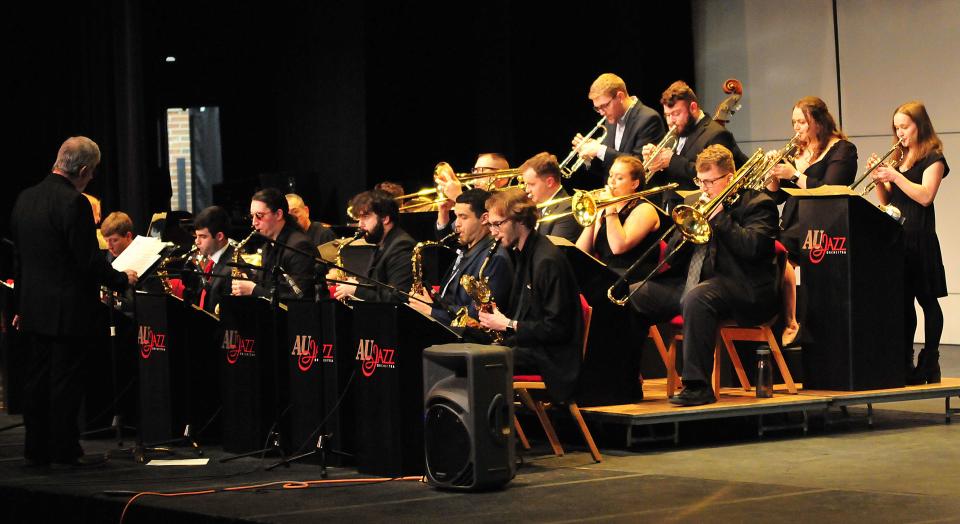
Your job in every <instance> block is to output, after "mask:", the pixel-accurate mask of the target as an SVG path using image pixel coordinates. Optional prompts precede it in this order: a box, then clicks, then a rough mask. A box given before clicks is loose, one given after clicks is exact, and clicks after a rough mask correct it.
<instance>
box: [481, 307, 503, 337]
mask: <svg viewBox="0 0 960 524" xmlns="http://www.w3.org/2000/svg"><path fill="white" fill-rule="evenodd" d="M508 322H510V319H509V318H507V317H506V315H504V314H503V313H501V312H500V309H499V308H497V307H496V306H494V308H493V313H486V312H484V311H480V325H481V326H483V327H485V328H487V329H492V330H494V331H506V330H507V323H508Z"/></svg>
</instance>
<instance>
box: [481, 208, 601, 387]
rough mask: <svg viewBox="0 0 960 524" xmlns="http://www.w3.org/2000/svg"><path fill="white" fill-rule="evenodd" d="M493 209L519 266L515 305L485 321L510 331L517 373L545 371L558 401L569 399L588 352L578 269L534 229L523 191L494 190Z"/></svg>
mask: <svg viewBox="0 0 960 524" xmlns="http://www.w3.org/2000/svg"><path fill="white" fill-rule="evenodd" d="M487 212H488V213H489V214H488V220H489V223H490V232H491V233H493V236H494V238H496V239H497V240H500V242H501V244H502V245H503V246H504V247H505V248H508V249H513V250H515V251H516V257H515V259H516V269H515V272H514V279H513V282H514V286H513V293H512V294H511V297H510V304H509V305H508V307H507V308H505V309H503V310H502V311H501V309H500V308H499V307H498V308H496V309H494V311H493V312H492V313H483V312H481V313H480V325H481V326H483V327H484V328H487V329H493V330H496V331H504V332H506V334H507V337H506V344H507V345H509V346H512V347H513V358H514V372H515V373H516V374H519V375H522V374H530V373H534V374H539V375H542V376H543V380H544V382H545V383H546V385H547V391H548V393H549V394H550V396H551V397H552V398H553V399H554V400H556V401H558V402H563V401H566V400H569V399H570V397H571V396H572V395H573V394H574V391H575V389H576V386H577V378H578V377H579V375H580V360H581V358H582V356H583V355H582V351H583V345H582V344H583V317H582V312H581V307H580V294H579V291H578V289H577V281H576V278H575V277H574V275H573V269H572V268H571V267H570V263H569V262H568V261H567V258H566V257H565V256H564V255H563V253H561V252H560V249H559V248H557V247H556V246H554V245H553V243H552V242H550V239H548V238H546V237H544V236H543V235H541V234H539V233H538V232H537V231H536V229H534V225H535V224H536V222H537V208H536V205H535V204H534V203H533V202H531V201H530V200H529V199H527V198H525V197H524V195H523V193H522V192H521V191H520V190H519V189H516V190H508V191H502V192H499V193H494V194H493V196H491V197H490V199H489V200H487ZM504 311H505V312H506V314H504ZM507 315H509V317H508V316H507Z"/></svg>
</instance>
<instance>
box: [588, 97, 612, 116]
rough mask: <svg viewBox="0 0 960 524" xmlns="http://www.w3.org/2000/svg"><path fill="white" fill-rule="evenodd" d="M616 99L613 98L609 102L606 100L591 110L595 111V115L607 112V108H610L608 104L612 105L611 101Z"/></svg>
mask: <svg viewBox="0 0 960 524" xmlns="http://www.w3.org/2000/svg"><path fill="white" fill-rule="evenodd" d="M616 99H617V97H613V98H611V99H610V100H607V101H606V103H603V104H600V105H598V106H593V110H594V111H596V112H597V113H603V112H604V111H606V110H607V108H608V107H610V104H612V103H613V101H614V100H616Z"/></svg>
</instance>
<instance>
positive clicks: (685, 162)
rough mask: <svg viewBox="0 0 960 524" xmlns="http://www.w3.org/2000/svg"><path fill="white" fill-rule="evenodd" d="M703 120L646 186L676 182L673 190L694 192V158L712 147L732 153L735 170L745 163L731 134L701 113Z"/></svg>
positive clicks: (744, 158)
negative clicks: (717, 145) (666, 164)
mask: <svg viewBox="0 0 960 524" xmlns="http://www.w3.org/2000/svg"><path fill="white" fill-rule="evenodd" d="M703 115H704V116H703V119H701V120H700V122H698V123H697V125H696V126H694V128H693V129H692V130H691V131H690V133H689V134H688V135H687V137H686V140H685V141H684V143H683V149H681V150H680V151H678V152H677V153H676V154H674V155H673V157H671V158H670V165H668V166H667V168H666V169H664V170H663V171H660V172H659V173H656V174H654V175H653V176H652V177H651V182H649V183H647V186H659V185H663V184H669V183H671V182H676V183H678V184H680V187H678V188H677V189H680V190H692V189H697V186H696V184H694V182H693V178H694V177H695V176H697V169H696V162H697V155H699V154H700V152H701V151H703V150H704V149H706V148H707V146H712V145H713V144H720V145H723V146H724V147H726V148H727V149H729V150H730V151H731V152H732V153H733V162H734V164H736V165H737V167H739V166H741V165H743V163H744V162H745V161H746V160H747V158H746V156H745V155H744V154H743V152H742V151H740V148H739V147H738V146H737V141H736V140H735V139H734V138H733V134H732V133H730V131H728V130H727V128H725V127H723V126H722V125H720V124H718V123H717V122H715V121H714V120H713V118H711V117H710V115H709V114H707V113H706V112H704V113H703Z"/></svg>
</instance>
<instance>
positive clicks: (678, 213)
mask: <svg viewBox="0 0 960 524" xmlns="http://www.w3.org/2000/svg"><path fill="white" fill-rule="evenodd" d="M670 216H671V218H673V223H674V224H676V225H677V230H678V231H680V234H681V235H683V238H686V239H687V240H689V241H690V242H693V243H694V244H706V243H707V242H709V241H710V236H711V228H710V224H709V223H708V222H707V220H706V219H705V218H704V217H703V214H702V213H700V210H698V209H697V208H695V207H693V206H687V205H680V206H677V207H675V208H673V212H672V213H671V214H670Z"/></svg>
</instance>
